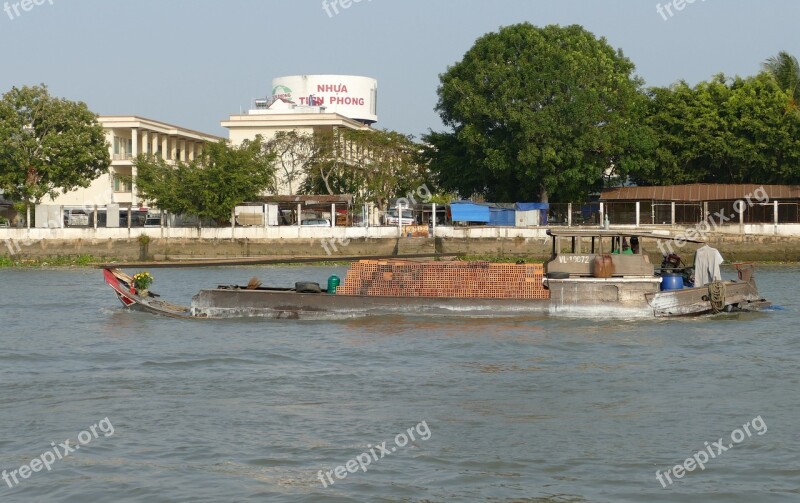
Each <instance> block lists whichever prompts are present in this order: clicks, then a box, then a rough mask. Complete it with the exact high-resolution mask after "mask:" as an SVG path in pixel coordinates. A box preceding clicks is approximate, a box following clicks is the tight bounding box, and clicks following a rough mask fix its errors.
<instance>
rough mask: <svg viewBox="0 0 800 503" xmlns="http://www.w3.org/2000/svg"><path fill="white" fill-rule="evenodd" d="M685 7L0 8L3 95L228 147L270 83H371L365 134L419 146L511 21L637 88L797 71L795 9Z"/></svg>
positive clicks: (624, 2) (11, 4)
mask: <svg viewBox="0 0 800 503" xmlns="http://www.w3.org/2000/svg"><path fill="white" fill-rule="evenodd" d="M684 1H685V3H683V2H682V0H671V1H669V2H667V1H666V0H661V2H660V3H659V2H656V1H654V0H605V1H603V0H493V1H489V0H427V1H426V0H360V1H357V0H351V1H350V2H348V0H324V2H323V0H136V1H131V0H25V1H24V2H21V1H20V0H11V1H7V2H4V0H0V7H2V8H3V9H4V10H3V11H0V93H4V92H6V91H8V90H9V89H11V88H12V87H14V86H17V87H19V86H23V85H35V84H41V83H44V84H46V85H47V86H48V88H49V90H50V93H51V94H52V95H54V96H59V97H64V98H67V99H70V100H77V101H83V102H85V103H87V104H88V106H89V108H90V109H91V110H92V111H94V112H95V113H97V114H100V115H138V116H141V117H146V118H149V119H154V120H158V121H163V122H168V123H171V124H175V125H178V126H181V127H186V128H190V129H195V130H198V131H202V132H205V133H210V134H216V135H219V136H224V137H227V130H225V129H224V128H222V127H221V126H220V121H222V120H226V119H227V118H228V117H229V116H230V115H231V114H238V113H239V112H240V110H247V109H248V108H249V107H250V103H251V101H252V100H253V99H255V98H263V97H265V96H267V95H268V94H270V91H271V82H272V79H273V78H274V77H280V76H285V75H305V74H309V75H314V74H343V75H363V76H367V77H373V78H375V79H377V81H378V89H379V98H378V106H377V112H378V122H377V124H376V127H380V128H386V129H391V130H395V131H400V132H402V133H405V134H412V135H415V136H416V137H419V136H420V135H422V134H425V133H427V132H428V131H429V130H435V131H439V130H443V129H444V127H443V125H442V122H441V120H440V119H439V116H438V114H437V113H436V111H435V106H436V102H437V94H436V90H437V87H438V85H439V75H440V74H441V73H443V72H445V71H446V70H447V68H448V66H449V65H452V64H454V63H456V62H458V61H460V60H461V58H462V57H463V56H464V54H465V53H466V52H467V51H468V50H469V49H470V47H471V46H472V45H473V44H474V42H475V40H476V39H477V38H479V37H480V36H482V35H484V34H485V33H488V32H493V31H497V30H498V29H499V28H500V27H502V26H508V25H511V24H515V23H521V22H530V23H532V24H534V25H537V26H545V25H549V24H559V25H571V24H579V25H582V26H584V27H585V28H586V29H588V30H589V31H591V32H592V33H594V34H595V35H596V36H597V37H605V38H606V40H607V41H608V42H609V43H610V44H611V45H612V46H613V47H615V48H618V49H621V50H622V51H623V52H624V54H625V55H626V56H627V57H628V58H630V59H631V60H632V61H633V62H634V63H635V64H636V74H637V75H639V76H640V77H642V78H643V79H644V80H645V83H646V85H648V86H666V85H669V84H671V83H673V82H676V81H678V80H685V81H687V82H689V83H690V84H695V83H697V82H699V81H702V80H707V79H709V78H711V77H712V76H713V75H715V74H717V73H720V72H723V73H725V74H727V75H731V76H733V75H740V76H749V75H754V74H756V73H758V71H759V70H760V65H761V63H762V62H763V61H764V60H765V59H767V58H768V57H770V56H774V55H776V54H777V53H778V52H779V51H782V50H783V51H787V52H789V53H791V54H793V55H796V56H798V57H800V36H798V31H797V20H798V19H800V2H798V1H797V0H694V1H693V2H692V3H688V2H689V0H684ZM26 2H29V3H26ZM334 2H335V5H334ZM37 3H38V4H40V5H36V4H37ZM323 3H325V5H327V9H326V8H325V7H324V5H323ZM674 3H677V4H678V5H682V7H683V8H682V9H681V10H678V9H676V7H675V6H673V4H674ZM668 5H669V7H670V8H669V9H667V8H666V6H668ZM659 6H660V8H661V14H660V13H659V9H658V7H659ZM24 7H27V10H25V8H24ZM670 14H671V15H670Z"/></svg>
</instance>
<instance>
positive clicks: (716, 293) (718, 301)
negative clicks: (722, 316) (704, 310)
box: [708, 281, 725, 313]
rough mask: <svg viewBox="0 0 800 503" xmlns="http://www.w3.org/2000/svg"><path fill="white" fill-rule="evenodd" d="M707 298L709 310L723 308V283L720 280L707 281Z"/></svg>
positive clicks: (717, 310)
mask: <svg viewBox="0 0 800 503" xmlns="http://www.w3.org/2000/svg"><path fill="white" fill-rule="evenodd" d="M708 300H709V301H710V302H711V310H712V311H714V312H715V313H718V312H720V311H722V310H723V309H725V283H723V282H722V281H712V282H711V283H709V285H708Z"/></svg>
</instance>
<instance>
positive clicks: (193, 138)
mask: <svg viewBox="0 0 800 503" xmlns="http://www.w3.org/2000/svg"><path fill="white" fill-rule="evenodd" d="M97 121H98V122H99V123H100V124H101V125H102V126H103V129H104V130H105V134H106V142H107V143H108V148H109V154H110V156H111V167H110V169H109V171H108V173H107V174H103V175H101V176H100V177H99V178H97V179H95V180H94V181H92V183H91V184H90V185H89V187H86V188H81V189H78V190H74V191H70V192H68V193H66V194H62V195H60V196H58V197H56V198H54V199H48V200H45V201H44V202H43V204H45V205H56V206H63V207H64V208H65V209H68V208H70V207H80V208H93V207H95V206H96V207H100V208H105V207H106V206H108V205H118V206H119V207H127V208H131V207H132V208H138V207H140V206H141V205H142V204H143V203H144V201H142V200H141V198H140V197H139V195H138V194H137V191H136V167H135V166H134V165H133V161H134V160H135V159H136V156H138V155H139V154H153V155H157V156H160V157H161V158H163V159H165V160H167V161H168V162H176V161H183V162H189V161H191V160H193V159H194V158H195V157H197V156H198V155H200V153H201V152H202V151H203V146H204V145H205V144H206V143H207V142H218V141H224V138H221V137H219V136H214V135H210V134H206V133H201V132H198V131H194V130H191V129H187V128H182V127H179V126H174V125H172V124H167V123H165V122H160V121H155V120H152V119H146V118H143V117H137V116H99V117H98V118H97Z"/></svg>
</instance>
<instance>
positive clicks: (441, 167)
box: [425, 23, 654, 201]
mask: <svg viewBox="0 0 800 503" xmlns="http://www.w3.org/2000/svg"><path fill="white" fill-rule="evenodd" d="M633 71H634V65H633V63H632V62H631V61H630V60H628V59H627V58H626V57H625V56H624V55H623V54H622V52H621V51H618V50H615V49H613V48H612V47H611V46H610V45H609V44H608V43H607V42H606V40H605V39H602V38H601V39H598V38H596V37H595V36H594V35H592V34H591V33H589V32H588V31H586V30H585V29H583V28H582V27H580V26H567V27H560V26H547V27H544V28H539V27H535V26H533V25H531V24H528V23H523V24H517V25H513V26H508V27H505V28H502V29H501V30H500V31H499V32H497V33H489V34H487V35H484V36H483V37H481V38H480V39H478V40H477V41H476V43H475V45H474V46H473V47H472V48H471V49H470V50H469V51H468V52H467V53H466V54H465V55H464V58H463V59H462V60H461V61H460V62H458V63H456V64H455V65H453V66H451V67H449V68H448V69H447V71H446V72H445V73H444V74H442V75H441V76H440V80H441V85H440V87H439V89H438V94H439V101H438V104H437V107H436V108H437V110H438V111H439V113H440V115H441V117H442V120H443V122H444V123H445V125H446V126H449V127H450V128H452V131H450V132H445V133H431V134H429V135H427V137H426V138H425V140H426V142H427V143H428V144H429V145H430V148H429V149H428V152H429V154H430V157H431V169H432V170H433V171H434V172H435V173H436V174H437V175H438V179H439V182H440V185H441V187H442V188H443V189H444V190H457V191H458V192H460V193H461V194H462V195H465V196H467V195H471V194H473V193H480V194H483V195H485V196H486V197H487V198H490V199H494V200H503V201H513V200H532V199H537V198H538V199H540V200H542V201H547V200H548V199H549V198H550V197H553V198H557V199H561V200H570V199H580V198H582V197H584V196H585V195H586V193H587V192H589V191H591V190H592V189H594V188H597V187H598V186H599V185H602V181H603V176H604V174H607V173H614V174H617V175H621V176H623V177H624V176H625V175H626V173H627V172H628V171H629V170H631V169H632V168H634V167H639V166H640V165H641V164H642V163H645V162H647V158H646V156H644V155H643V154H644V153H645V152H647V151H648V150H652V148H653V147H654V143H653V139H652V137H651V136H650V134H649V132H648V131H647V129H646V128H643V127H642V119H643V114H644V111H645V105H646V101H645V99H644V96H643V94H642V93H641V92H640V85H641V82H640V80H639V79H638V78H636V77H635V76H634V75H633Z"/></svg>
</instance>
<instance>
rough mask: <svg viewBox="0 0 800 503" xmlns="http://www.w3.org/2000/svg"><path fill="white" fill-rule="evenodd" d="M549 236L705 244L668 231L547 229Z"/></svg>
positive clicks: (699, 240)
mask: <svg viewBox="0 0 800 503" xmlns="http://www.w3.org/2000/svg"><path fill="white" fill-rule="evenodd" d="M547 234H548V235H550V236H558V237H589V238H591V237H625V238H629V237H634V236H635V237H637V238H639V239H642V238H644V239H663V240H666V241H685V242H687V243H705V241H704V240H702V239H692V238H688V237H686V235H685V234H681V235H679V236H673V235H671V234H670V233H669V232H667V231H663V232H659V231H653V232H642V231H637V230H635V229H630V230H628V229H573V228H564V229H547Z"/></svg>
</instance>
